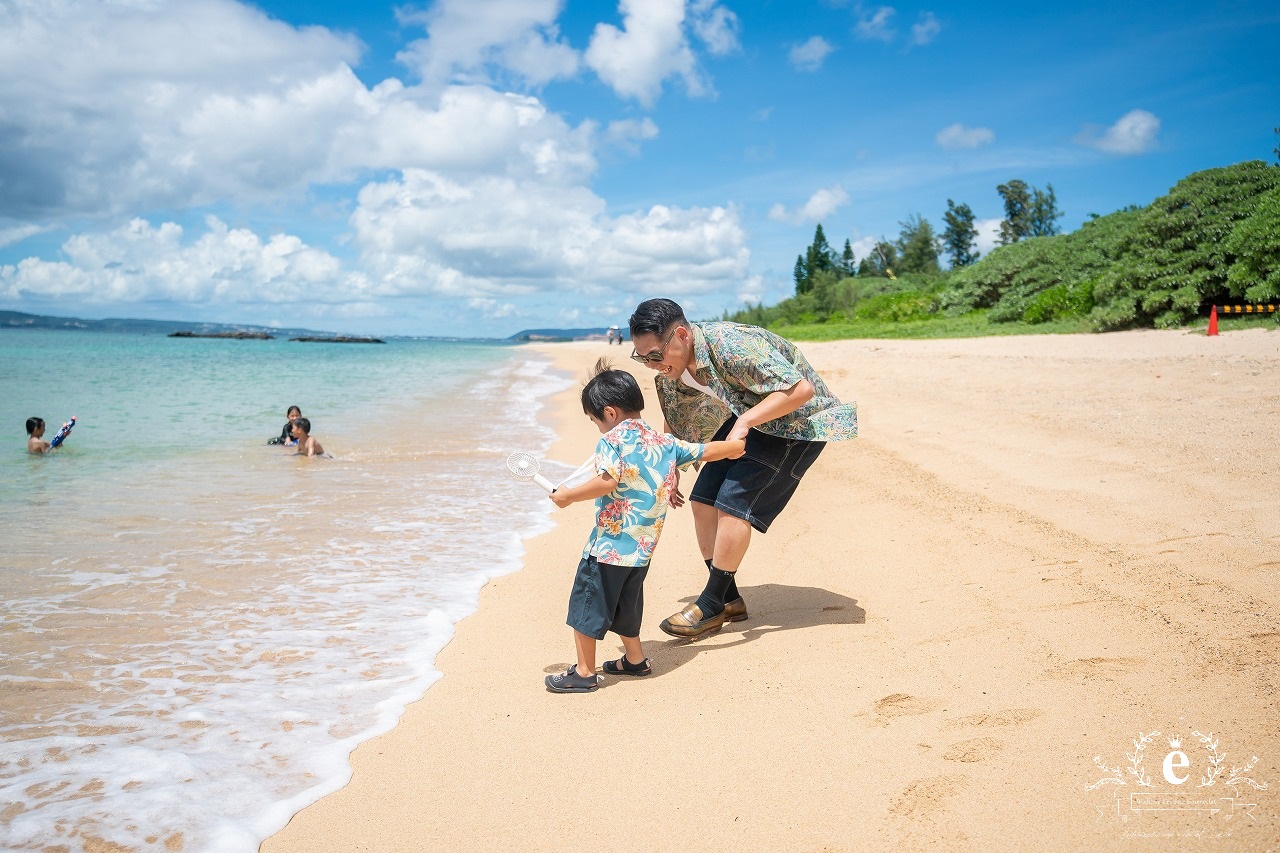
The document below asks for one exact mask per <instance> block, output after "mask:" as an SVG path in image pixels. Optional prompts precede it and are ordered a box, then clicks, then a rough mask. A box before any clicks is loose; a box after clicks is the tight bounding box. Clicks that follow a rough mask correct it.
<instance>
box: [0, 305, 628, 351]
mask: <svg viewBox="0 0 1280 853" xmlns="http://www.w3.org/2000/svg"><path fill="white" fill-rule="evenodd" d="M4 329H54V330H60V331H75V332H115V333H125V334H135V335H166V336H169V337H174V338H229V339H232V340H272V339H274V338H277V337H280V338H288V339H289V340H291V341H293V340H306V341H324V342H328V343H386V341H384V340H382V339H381V338H369V337H360V336H354V335H338V334H335V333H333V332H324V331H317V330H315V329H299V328H287V327H272V326H252V325H247V324H232V323H199V322H191V321H182V320H143V319H106V320H83V319H80V318H78V317H52V316H46V315H43V314H24V313H22V312H21V311H0V330H4ZM608 332H609V329H608V327H606V326H596V327H594V328H585V329H522V330H521V331H519V332H516V333H515V334H514V335H510V336H509V337H506V338H495V337H488V338H481V337H475V338H464V337H455V336H451V335H450V336H443V337H436V336H432V335H414V336H410V337H412V338H413V339H415V340H428V341H474V342H476V343H498V344H510V343H551V342H555V341H604V340H605V338H606V336H607V335H608ZM625 333H626V332H625V327H624V328H623V334H624V335H625ZM392 337H393V338H396V339H400V338H401V336H399V335H392Z"/></svg>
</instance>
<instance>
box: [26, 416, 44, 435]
mask: <svg viewBox="0 0 1280 853" xmlns="http://www.w3.org/2000/svg"><path fill="white" fill-rule="evenodd" d="M42 426H44V418H27V435H32V434H34V433H35V431H36V430H38V429H40V427H42Z"/></svg>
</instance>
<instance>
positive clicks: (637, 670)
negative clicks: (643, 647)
mask: <svg viewBox="0 0 1280 853" xmlns="http://www.w3.org/2000/svg"><path fill="white" fill-rule="evenodd" d="M652 663H653V661H651V660H650V659H649V658H645V659H644V660H642V661H640V663H632V662H631V661H629V660H627V656H626V655H623V656H622V657H620V658H618V659H617V660H607V661H605V662H604V666H603V667H601V668H602V669H603V670H604V671H605V672H606V673H607V674H609V675H637V676H639V675H649V674H651V673H652V672H653V666H652Z"/></svg>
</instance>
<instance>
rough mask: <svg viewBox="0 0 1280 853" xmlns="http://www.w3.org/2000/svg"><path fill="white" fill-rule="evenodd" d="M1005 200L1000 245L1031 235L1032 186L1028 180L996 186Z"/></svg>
mask: <svg viewBox="0 0 1280 853" xmlns="http://www.w3.org/2000/svg"><path fill="white" fill-rule="evenodd" d="M996 192H998V193H1000V198H1001V200H1003V201H1004V220H1003V221H1002V222H1001V223H1000V240H999V242H1000V245H1001V246H1008V245H1009V244H1010V243H1016V242H1018V241H1019V240H1021V239H1023V238H1025V237H1029V236H1031V188H1030V187H1028V186H1027V182H1026V181H1020V180H1016V179H1015V180H1012V181H1010V182H1009V183H1007V184H1000V185H999V186H998V187H996Z"/></svg>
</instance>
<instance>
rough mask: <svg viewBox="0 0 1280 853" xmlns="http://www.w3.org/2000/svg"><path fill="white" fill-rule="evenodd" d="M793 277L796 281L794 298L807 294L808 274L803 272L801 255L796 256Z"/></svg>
mask: <svg viewBox="0 0 1280 853" xmlns="http://www.w3.org/2000/svg"><path fill="white" fill-rule="evenodd" d="M794 275H795V279H796V296H801V295H803V294H805V293H808V292H809V274H808V273H807V272H806V271H805V268H804V258H803V257H802V256H801V255H796V269H795V273H794Z"/></svg>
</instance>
